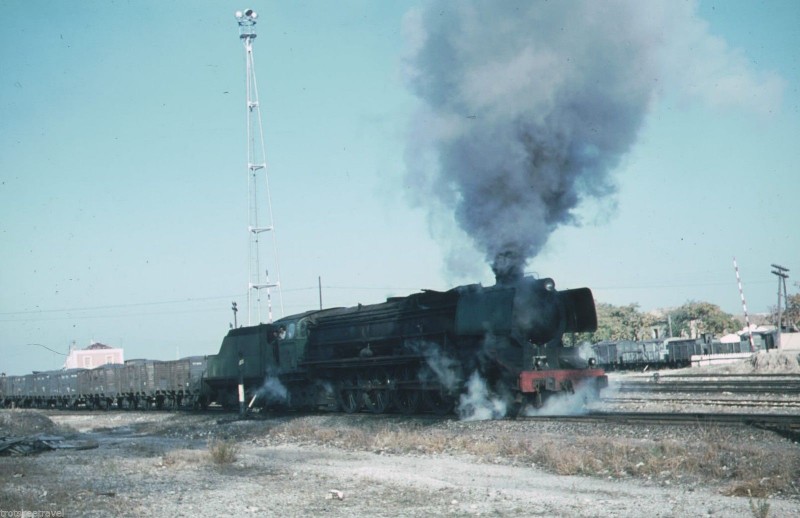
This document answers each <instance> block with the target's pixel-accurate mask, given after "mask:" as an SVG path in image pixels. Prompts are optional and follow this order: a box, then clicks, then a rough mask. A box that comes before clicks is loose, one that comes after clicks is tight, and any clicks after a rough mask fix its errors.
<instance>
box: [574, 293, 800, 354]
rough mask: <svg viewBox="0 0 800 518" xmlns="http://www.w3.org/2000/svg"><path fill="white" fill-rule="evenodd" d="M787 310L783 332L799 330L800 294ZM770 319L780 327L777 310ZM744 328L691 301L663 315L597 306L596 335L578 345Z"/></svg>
mask: <svg viewBox="0 0 800 518" xmlns="http://www.w3.org/2000/svg"><path fill="white" fill-rule="evenodd" d="M787 302H788V307H786V308H781V309H782V315H781V323H782V325H783V327H784V328H787V329H790V330H791V329H793V328H794V329H797V328H798V327H800V293H798V294H794V295H790V296H789V297H788V301H787ZM770 309H771V314H770V315H769V316H768V317H767V321H768V323H770V324H773V325H775V324H777V321H778V311H777V306H774V307H772V308H770ZM743 327H744V325H743V324H742V323H741V321H740V320H737V319H736V318H735V317H734V316H733V315H731V314H730V313H726V312H724V311H722V309H720V307H719V306H717V305H716V304H711V303H710V302H697V301H689V302H687V303H686V304H684V305H682V306H679V307H677V308H673V309H670V310H664V311H660V312H648V313H646V312H642V311H641V310H640V309H639V305H638V304H628V305H627V306H614V305H613V304H606V303H603V302H600V303H598V304H597V331H595V332H594V333H583V334H581V335H580V336H579V337H577V338H578V340H579V341H588V342H590V343H597V342H601V341H604V340H610V341H618V340H634V341H637V340H651V339H654V338H658V339H665V338H669V337H690V338H698V337H702V336H707V337H720V336H723V335H726V334H729V333H735V332H736V331H739V330H741V329H742V328H743Z"/></svg>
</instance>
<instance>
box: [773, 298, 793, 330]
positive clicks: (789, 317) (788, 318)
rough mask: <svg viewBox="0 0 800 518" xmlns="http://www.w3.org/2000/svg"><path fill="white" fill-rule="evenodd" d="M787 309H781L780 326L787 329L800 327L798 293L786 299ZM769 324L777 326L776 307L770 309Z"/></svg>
mask: <svg viewBox="0 0 800 518" xmlns="http://www.w3.org/2000/svg"><path fill="white" fill-rule="evenodd" d="M787 302H788V303H789V307H788V308H784V307H781V325H782V326H784V327H787V328H790V329H791V328H792V327H800V293H795V294H794V295H789V296H788V297H787ZM770 313H771V315H770V322H771V323H772V324H774V325H777V324H778V306H772V307H771V308H770Z"/></svg>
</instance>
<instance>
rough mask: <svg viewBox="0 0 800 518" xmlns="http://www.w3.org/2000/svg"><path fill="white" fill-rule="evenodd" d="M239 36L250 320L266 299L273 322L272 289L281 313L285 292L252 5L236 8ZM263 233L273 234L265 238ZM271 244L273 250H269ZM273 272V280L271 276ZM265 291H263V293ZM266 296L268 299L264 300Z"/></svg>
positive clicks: (255, 15) (256, 317) (259, 319)
mask: <svg viewBox="0 0 800 518" xmlns="http://www.w3.org/2000/svg"><path fill="white" fill-rule="evenodd" d="M235 16H236V21H237V23H238V24H239V38H240V39H241V40H242V43H244V52H245V59H246V63H247V65H246V70H247V80H246V88H247V104H246V111H247V176H248V199H249V210H248V213H249V219H248V227H247V233H248V234H249V251H250V254H249V255H250V257H249V267H248V269H249V280H248V289H247V324H248V325H255V324H260V323H262V322H263V319H262V318H263V312H262V307H261V304H262V302H265V303H266V311H267V322H272V292H271V290H272V289H273V288H275V289H276V291H277V293H278V302H279V306H280V314H281V316H283V294H282V293H281V283H280V275H281V271H280V266H279V262H278V239H277V237H276V235H275V225H274V223H273V219H272V199H271V196H270V190H269V174H268V172H267V162H266V154H265V152H264V128H263V126H262V124H261V107H260V105H259V103H258V85H257V83H256V72H255V64H254V62H253V40H254V39H256V31H255V27H256V19H257V18H258V13H256V12H255V11H253V10H252V9H246V10H244V11H236V14H235ZM262 234H270V235H271V239H270V238H264V236H262ZM270 248H271V250H270ZM270 275H272V280H270ZM262 292H263V294H262ZM264 298H266V300H263V299H264Z"/></svg>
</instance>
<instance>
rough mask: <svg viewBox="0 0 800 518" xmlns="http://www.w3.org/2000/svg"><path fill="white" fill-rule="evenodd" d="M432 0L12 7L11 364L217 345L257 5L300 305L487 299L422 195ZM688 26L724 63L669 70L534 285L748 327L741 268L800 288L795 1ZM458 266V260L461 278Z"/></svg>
mask: <svg viewBox="0 0 800 518" xmlns="http://www.w3.org/2000/svg"><path fill="white" fill-rule="evenodd" d="M422 5H424V4H422V3H418V2H367V1H346V2H335V3H334V2H293V3H286V4H282V3H277V2H271V3H266V2H253V3H252V4H250V5H244V4H239V3H235V2H217V1H214V2H211V1H202V2H188V1H182V2H155V1H140V2H73V3H67V2H60V3H54V2H35V1H34V2H32V1H24V2H23V1H14V0H7V1H5V2H2V3H0V79H1V80H0V131H1V132H2V135H3V138H2V140H0V250H2V252H0V293H2V296H1V297H0V352H2V358H3V360H2V362H0V370H2V371H4V372H8V373H24V372H28V371H30V370H34V369H36V370H43V369H52V368H58V367H59V366H60V365H61V364H62V363H63V356H60V355H58V354H56V353H53V352H50V351H48V350H47V349H45V348H43V347H40V346H38V345H29V344H42V345H45V346H47V347H48V348H51V349H55V350H56V351H60V352H66V350H67V348H68V346H69V344H70V343H72V342H73V341H75V343H76V344H77V346H78V347H85V346H86V345H88V344H89V342H90V341H92V340H96V341H101V342H103V343H108V344H111V345H116V346H122V347H124V348H125V355H126V358H137V357H148V358H158V359H172V358H175V357H176V355H180V356H186V355H189V354H211V353H214V352H216V350H217V349H218V346H219V343H220V341H221V339H222V336H223V335H224V334H225V332H226V331H227V329H228V325H229V322H231V320H232V315H231V311H230V303H231V301H234V300H236V301H237V302H238V303H239V305H240V307H241V306H243V305H244V304H245V301H246V283H247V233H246V226H247V204H246V200H247V182H246V170H245V162H246V155H245V149H246V147H245V146H246V143H245V112H244V77H245V74H244V52H243V50H242V45H241V42H240V41H239V38H238V30H237V26H236V23H235V19H234V17H233V12H234V11H235V10H237V9H243V8H246V7H252V8H254V9H256V10H257V11H258V12H259V14H260V18H259V23H258V26H257V32H258V38H257V39H256V41H255V61H256V68H257V75H258V82H259V93H260V98H261V105H262V114H263V122H264V128H265V143H266V149H267V162H268V169H269V174H270V184H271V187H272V195H273V210H274V218H275V224H276V228H277V238H278V247H279V251H280V266H281V282H282V285H283V298H284V305H285V311H286V314H291V313H297V312H301V311H304V310H306V309H312V308H315V307H317V306H318V304H319V301H318V292H317V279H318V277H321V278H322V285H323V303H324V305H325V306H341V305H353V304H356V303H359V302H362V303H372V302H378V301H381V300H383V298H384V297H386V296H390V295H405V294H408V293H411V292H413V291H416V290H418V289H421V288H433V289H448V288H450V287H452V286H455V285H458V284H467V283H473V282H482V283H483V284H492V283H493V276H492V273H491V271H490V269H489V267H488V265H487V264H486V262H485V261H484V260H483V257H482V255H481V254H480V253H478V252H476V251H475V250H474V249H473V248H472V247H471V244H470V242H469V241H468V240H465V239H461V238H460V237H458V236H457V237H456V238H455V239H447V240H443V239H442V229H443V228H444V229H446V228H448V227H447V225H446V224H444V225H443V224H442V223H441V222H440V221H438V220H437V218H438V217H441V214H438V215H437V214H436V213H433V214H432V213H430V212H429V211H428V210H427V208H426V207H424V206H422V205H420V203H419V201H420V200H419V196H418V195H415V194H414V193H411V192H409V191H410V190H412V189H411V188H410V187H409V185H408V177H407V166H406V160H407V156H406V153H407V150H408V141H409V138H410V137H409V132H410V128H411V127H412V125H411V122H412V119H413V117H414V115H415V113H418V111H419V109H420V104H421V101H420V100H419V99H417V98H416V97H415V96H414V95H413V93H412V91H411V89H410V88H409V87H408V83H407V80H406V59H407V58H408V56H409V52H410V51H411V50H410V49H411V48H412V44H411V43H410V39H413V38H412V36H410V35H409V29H408V26H409V23H408V20H409V16H410V15H409V14H408V13H409V11H411V12H412V13H413V12H418V11H419V10H420V6H422ZM691 5H694V4H691ZM695 14H696V20H695V21H696V22H697V23H698V24H699V26H700V27H702V28H703V30H706V31H707V33H708V34H709V35H710V36H711V37H713V38H715V39H713V40H711V41H713V42H715V43H716V44H718V45H722V49H720V48H716V50H714V52H716V54H715V55H716V56H717V57H719V56H723V57H724V58H725V59H720V60H718V61H707V63H708V68H707V69H705V68H704V69H703V70H704V74H702V75H692V74H690V73H689V72H688V71H687V74H686V75H685V76H683V77H682V76H681V75H680V74H676V76H675V77H673V78H672V79H671V81H665V85H664V87H663V89H659V91H658V95H657V97H656V98H655V99H654V100H653V102H652V104H651V106H650V108H649V110H648V113H647V115H646V118H645V120H644V123H643V126H642V128H641V129H640V131H639V135H638V138H637V140H636V143H635V144H634V146H633V147H632V148H631V149H630V151H629V152H628V153H627V154H626V155H625V157H624V159H623V161H622V163H621V164H620V165H619V166H618V167H617V168H616V169H615V170H614V171H613V179H614V182H615V183H616V185H617V186H618V193H617V195H616V197H615V198H613V200H611V201H608V200H607V201H604V202H603V203H599V204H597V203H596V204H594V205H592V204H589V205H586V206H582V207H581V208H580V209H579V212H580V213H581V215H582V216H583V217H582V220H583V221H584V224H583V225H582V226H581V227H580V228H573V227H562V228H560V229H559V230H556V231H555V233H553V234H552V235H551V236H550V239H549V241H548V244H547V246H546V248H545V249H544V250H543V252H542V253H541V254H539V256H537V257H536V258H534V259H533V260H531V261H530V262H529V263H528V268H527V270H528V271H529V272H535V273H536V274H538V275H540V276H549V277H553V278H554V279H555V281H556V284H557V286H558V287H560V288H572V287H579V286H588V287H590V288H592V289H593V290H594V293H595V297H596V299H597V300H599V301H602V302H609V303H612V304H629V303H638V304H640V306H641V307H642V309H646V310H647V309H653V308H660V307H670V306H677V305H680V304H683V303H685V302H686V301H689V300H702V301H708V302H712V303H714V304H718V305H720V306H721V307H722V308H723V309H724V310H725V311H728V312H731V313H739V312H740V311H741V304H740V300H739V293H738V288H737V285H736V279H735V275H734V271H733V264H732V258H733V256H734V255H735V256H736V257H737V259H738V262H739V267H740V271H741V274H742V280H743V284H744V290H745V296H746V298H747V302H748V309H749V310H750V311H751V312H764V311H767V310H768V308H769V307H770V306H773V305H775V303H776V299H777V283H776V278H775V277H774V276H773V275H771V274H770V264H771V263H777V264H781V265H783V266H785V267H787V268H789V269H790V270H791V271H790V279H789V283H790V293H796V292H797V291H798V288H797V286H796V285H795V284H794V283H795V282H797V281H796V279H797V277H796V276H798V275H800V238H798V231H797V223H796V221H797V219H798V214H800V209H798V192H800V174H798V170H797V167H798V166H797V164H798V163H800V146H798V145H797V136H798V135H800V113H799V111H798V110H799V107H800V63H799V62H798V61H799V60H800V55H798V53H797V49H798V48H800V4H797V3H796V2H793V1H765V2H713V1H709V2H704V1H703V2H699V4H697V9H696V12H695ZM696 27H697V26H695V29H696ZM670 34H680V27H679V28H678V29H677V30H676V31H674V32H673V33H670ZM701 51H702V49H698V50H697V52H701ZM731 63H733V65H731ZM731 66H734V68H735V67H736V66H739V67H742V70H739V72H740V73H741V74H742V75H743V76H745V77H746V78H751V79H752V81H750V82H748V81H744V85H745V86H743V87H742V88H743V89H744V90H745V91H744V94H743V95H738V96H737V95H733V96H732V97H731V98H726V97H725V96H722V95H721V94H719V91H717V93H716V94H715V95H696V94H697V92H696V90H697V89H702V88H706V87H708V84H713V83H714V79H715V77H730V70H729V69H730V68H731ZM677 68H680V66H677ZM726 74H727V75H726ZM697 77H702V79H703V81H700V82H698V81H696V79H697ZM690 79H691V81H690ZM682 80H685V81H683V82H682ZM692 81H694V82H692ZM748 85H749V86H748ZM753 85H755V88H753ZM765 85H767V86H769V85H772V86H775V85H777V86H775V88H773V89H769V88H766V87H765ZM761 87H764V88H761ZM748 88H751V89H753V90H754V91H753V92H749V91H747V90H748ZM755 90H761V91H760V93H759V91H755ZM764 91H767V93H766V94H765V93H764ZM739 93H741V92H739ZM751 94H752V95H751ZM748 96H749V97H748ZM765 97H766V99H765ZM715 99H716V101H715ZM445 241H447V242H445ZM454 250H456V252H454ZM454 257H457V258H458V259H459V260H460V261H461V262H462V263H469V265H470V266H469V267H468V268H462V269H459V270H454V269H453V268H452V264H453V258H454Z"/></svg>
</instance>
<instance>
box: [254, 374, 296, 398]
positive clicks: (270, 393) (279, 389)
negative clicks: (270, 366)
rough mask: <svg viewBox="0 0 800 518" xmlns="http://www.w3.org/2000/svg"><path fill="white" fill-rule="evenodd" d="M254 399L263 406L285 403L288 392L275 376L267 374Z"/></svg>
mask: <svg viewBox="0 0 800 518" xmlns="http://www.w3.org/2000/svg"><path fill="white" fill-rule="evenodd" d="M256 399H257V400H258V401H259V403H261V405H264V406H269V405H274V404H281V403H287V402H288V401H289V391H288V390H287V389H286V386H284V384H283V383H281V381H280V379H278V377H277V376H274V375H271V374H267V377H266V378H265V379H264V383H263V384H262V385H261V387H259V389H258V391H256Z"/></svg>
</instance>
